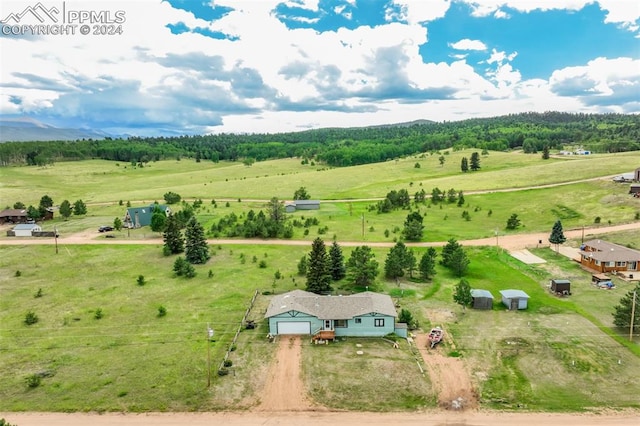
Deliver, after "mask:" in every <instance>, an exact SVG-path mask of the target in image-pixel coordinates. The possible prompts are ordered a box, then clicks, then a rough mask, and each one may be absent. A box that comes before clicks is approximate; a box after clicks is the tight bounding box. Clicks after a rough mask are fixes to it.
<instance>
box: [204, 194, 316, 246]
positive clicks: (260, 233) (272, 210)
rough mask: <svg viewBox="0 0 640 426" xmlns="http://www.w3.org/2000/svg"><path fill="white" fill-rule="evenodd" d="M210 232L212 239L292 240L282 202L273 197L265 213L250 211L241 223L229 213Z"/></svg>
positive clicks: (291, 230)
mask: <svg viewBox="0 0 640 426" xmlns="http://www.w3.org/2000/svg"><path fill="white" fill-rule="evenodd" d="M296 223H297V222H296ZM316 224H317V222H316ZM211 232H212V234H213V235H214V237H218V236H219V235H221V234H224V235H225V236H227V237H229V238H232V237H244V238H292V237H293V224H292V223H291V222H290V221H289V220H288V218H287V216H286V213H285V207H284V202H282V201H279V200H278V198H276V197H273V198H272V199H271V200H270V201H269V202H268V203H267V205H266V213H265V212H264V211H263V210H260V211H258V213H256V212H255V211H253V210H250V211H249V212H248V213H247V215H246V217H245V218H244V221H242V222H241V221H240V218H238V216H237V215H236V214H235V213H230V214H228V215H226V216H224V217H222V218H221V219H220V220H219V221H218V223H217V224H214V225H212V226H211Z"/></svg>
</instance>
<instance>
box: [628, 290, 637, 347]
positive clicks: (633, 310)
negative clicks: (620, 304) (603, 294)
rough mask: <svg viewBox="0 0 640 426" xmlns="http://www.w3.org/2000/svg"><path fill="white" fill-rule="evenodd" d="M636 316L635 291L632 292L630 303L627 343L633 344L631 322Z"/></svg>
mask: <svg viewBox="0 0 640 426" xmlns="http://www.w3.org/2000/svg"><path fill="white" fill-rule="evenodd" d="M635 315H636V290H633V300H632V301H631V323H630V324H629V341H631V342H633V321H634V320H635Z"/></svg>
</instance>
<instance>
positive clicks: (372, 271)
mask: <svg viewBox="0 0 640 426" xmlns="http://www.w3.org/2000/svg"><path fill="white" fill-rule="evenodd" d="M347 276H348V277H349V280H350V281H351V282H352V283H353V284H354V285H355V286H357V287H367V286H370V285H372V284H373V281H374V280H375V279H376V277H377V276H378V262H377V261H376V260H375V255H374V254H373V252H372V251H371V247H369V246H359V247H356V248H355V249H354V250H353V251H352V252H351V256H350V257H349V260H348V261H347Z"/></svg>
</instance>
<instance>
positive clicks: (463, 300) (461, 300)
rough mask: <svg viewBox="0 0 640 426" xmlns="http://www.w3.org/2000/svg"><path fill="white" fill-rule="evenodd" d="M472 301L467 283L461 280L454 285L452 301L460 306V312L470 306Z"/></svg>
mask: <svg viewBox="0 0 640 426" xmlns="http://www.w3.org/2000/svg"><path fill="white" fill-rule="evenodd" d="M472 300H473V299H472V297H471V286H470V285H469V282H467V280H465V279H464V278H463V279H461V280H460V282H459V283H458V284H456V287H455V290H454V293H453V301H454V302H456V303H457V304H458V305H460V306H462V310H463V311H464V310H465V308H466V307H467V306H468V305H470V304H471V301H472Z"/></svg>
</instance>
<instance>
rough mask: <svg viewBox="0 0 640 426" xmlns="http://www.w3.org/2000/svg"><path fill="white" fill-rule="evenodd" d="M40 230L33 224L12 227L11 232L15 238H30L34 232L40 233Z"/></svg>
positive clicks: (38, 226)
mask: <svg viewBox="0 0 640 426" xmlns="http://www.w3.org/2000/svg"><path fill="white" fill-rule="evenodd" d="M40 231H42V228H40V225H36V224H35V223H21V224H20V225H16V226H14V227H13V232H14V235H15V236H16V237H31V236H33V233H34V232H40Z"/></svg>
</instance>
